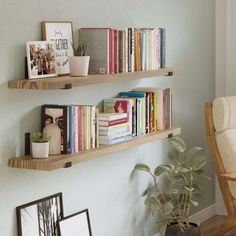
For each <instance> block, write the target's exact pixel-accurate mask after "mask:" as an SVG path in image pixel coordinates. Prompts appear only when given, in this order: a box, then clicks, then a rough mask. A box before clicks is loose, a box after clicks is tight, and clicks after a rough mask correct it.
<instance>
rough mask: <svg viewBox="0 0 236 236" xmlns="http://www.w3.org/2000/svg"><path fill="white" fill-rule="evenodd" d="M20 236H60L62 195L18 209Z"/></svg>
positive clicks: (40, 200)
mask: <svg viewBox="0 0 236 236" xmlns="http://www.w3.org/2000/svg"><path fill="white" fill-rule="evenodd" d="M16 214H17V228H18V236H32V235H34V236H40V235H47V236H58V235H59V230H58V220H60V219H62V218H63V216H64V214H63V204H62V193H57V194H54V195H51V196H49V197H46V198H42V199H39V200H36V201H33V202H30V203H27V204H24V205H22V206H19V207H17V208H16Z"/></svg>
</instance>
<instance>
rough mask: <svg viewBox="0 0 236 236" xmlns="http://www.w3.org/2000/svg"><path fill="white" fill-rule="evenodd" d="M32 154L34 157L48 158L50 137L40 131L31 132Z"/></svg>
mask: <svg viewBox="0 0 236 236" xmlns="http://www.w3.org/2000/svg"><path fill="white" fill-rule="evenodd" d="M30 137H31V141H32V156H33V157H34V158H48V153H49V140H50V137H47V136H45V135H44V134H42V133H41V132H35V133H32V134H31V136H30Z"/></svg>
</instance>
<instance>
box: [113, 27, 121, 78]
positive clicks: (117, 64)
mask: <svg viewBox="0 0 236 236" xmlns="http://www.w3.org/2000/svg"><path fill="white" fill-rule="evenodd" d="M114 44H115V47H114V48H115V55H114V58H115V60H114V64H115V68H114V72H115V73H119V50H120V48H119V30H114Z"/></svg>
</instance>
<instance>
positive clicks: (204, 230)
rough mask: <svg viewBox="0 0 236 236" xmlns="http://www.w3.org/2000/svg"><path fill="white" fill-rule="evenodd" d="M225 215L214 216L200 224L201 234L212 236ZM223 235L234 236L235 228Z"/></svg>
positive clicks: (202, 235) (224, 218)
mask: <svg viewBox="0 0 236 236" xmlns="http://www.w3.org/2000/svg"><path fill="white" fill-rule="evenodd" d="M226 218H227V217H226V216H214V217H212V218H211V219H209V220H207V221H205V222H203V223H202V224H201V225H200V229H201V236H214V235H215V232H216V230H217V229H219V228H220V226H221V225H222V224H223V223H224V222H225V221H226ZM224 236H236V229H234V230H231V231H230V232H228V233H226V234H224Z"/></svg>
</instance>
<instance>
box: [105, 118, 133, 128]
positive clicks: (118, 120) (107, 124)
mask: <svg viewBox="0 0 236 236" xmlns="http://www.w3.org/2000/svg"><path fill="white" fill-rule="evenodd" d="M100 122H104V123H105V125H101V126H114V125H119V124H123V123H126V122H128V117H126V118H121V119H117V120H109V121H100Z"/></svg>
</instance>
